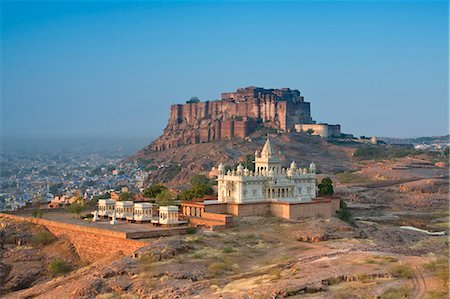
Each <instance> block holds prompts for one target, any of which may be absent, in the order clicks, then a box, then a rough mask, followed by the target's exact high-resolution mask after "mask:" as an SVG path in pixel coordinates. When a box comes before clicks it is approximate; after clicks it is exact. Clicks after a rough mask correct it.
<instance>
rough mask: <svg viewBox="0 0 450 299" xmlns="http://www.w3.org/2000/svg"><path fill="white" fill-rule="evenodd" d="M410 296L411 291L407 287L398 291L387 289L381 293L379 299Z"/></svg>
mask: <svg viewBox="0 0 450 299" xmlns="http://www.w3.org/2000/svg"><path fill="white" fill-rule="evenodd" d="M410 295H411V289H410V288H408V287H407V286H402V287H400V288H398V289H389V290H387V291H386V292H384V293H383V295H382V296H381V298H383V299H397V298H407V297H409V296H410Z"/></svg>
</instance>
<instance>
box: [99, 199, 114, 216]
mask: <svg viewBox="0 0 450 299" xmlns="http://www.w3.org/2000/svg"><path fill="white" fill-rule="evenodd" d="M115 204H116V202H115V201H114V200H111V199H99V201H98V215H99V216H101V217H112V214H113V213H114V206H115Z"/></svg>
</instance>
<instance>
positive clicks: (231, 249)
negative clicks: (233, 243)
mask: <svg viewBox="0 0 450 299" xmlns="http://www.w3.org/2000/svg"><path fill="white" fill-rule="evenodd" d="M233 251H234V250H233V248H231V247H224V248H223V249H222V252H223V253H232V252H233Z"/></svg>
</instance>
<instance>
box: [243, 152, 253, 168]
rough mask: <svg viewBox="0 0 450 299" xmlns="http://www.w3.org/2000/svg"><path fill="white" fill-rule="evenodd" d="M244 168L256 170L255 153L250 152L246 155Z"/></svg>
mask: <svg viewBox="0 0 450 299" xmlns="http://www.w3.org/2000/svg"><path fill="white" fill-rule="evenodd" d="M242 166H244V168H247V169H248V170H250V171H253V172H254V171H255V155H252V154H248V155H247V156H245V161H244V164H243V165H242Z"/></svg>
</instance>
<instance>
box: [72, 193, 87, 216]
mask: <svg viewBox="0 0 450 299" xmlns="http://www.w3.org/2000/svg"><path fill="white" fill-rule="evenodd" d="M85 209H86V201H85V200H84V199H83V198H82V197H78V198H77V199H76V200H75V201H74V202H72V203H71V204H70V207H69V212H70V213H74V214H77V216H78V218H80V214H81V212H83V211H84V210H85Z"/></svg>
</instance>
